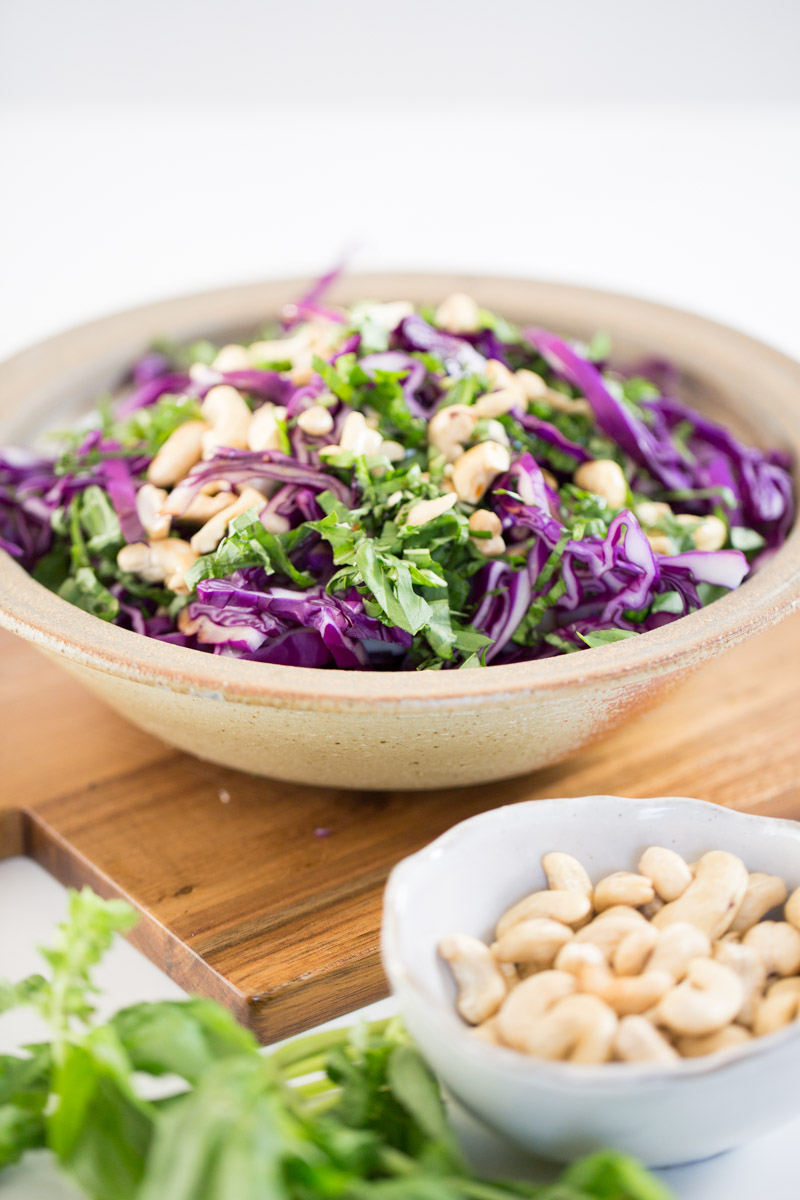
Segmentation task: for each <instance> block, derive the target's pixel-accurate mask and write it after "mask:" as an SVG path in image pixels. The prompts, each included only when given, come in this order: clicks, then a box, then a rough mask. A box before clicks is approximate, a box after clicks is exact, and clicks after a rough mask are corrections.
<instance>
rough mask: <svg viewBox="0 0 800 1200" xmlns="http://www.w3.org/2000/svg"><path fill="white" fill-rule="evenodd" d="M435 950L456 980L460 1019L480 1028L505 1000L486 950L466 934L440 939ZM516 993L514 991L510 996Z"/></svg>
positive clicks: (497, 971)
mask: <svg viewBox="0 0 800 1200" xmlns="http://www.w3.org/2000/svg"><path fill="white" fill-rule="evenodd" d="M438 949H439V954H440V955H441V956H442V958H443V959H444V960H445V962H446V963H447V964H448V965H449V967H450V970H451V971H452V973H453V978H454V979H455V981H456V985H457V987H458V1000H457V1001H456V1005H457V1008H458V1011H459V1012H460V1013H461V1016H462V1017H463V1018H464V1020H465V1021H468V1022H469V1023H470V1025H480V1024H482V1023H483V1022H484V1021H486V1020H487V1019H488V1018H489V1017H493V1016H494V1014H495V1013H496V1012H497V1010H498V1009H499V1008H500V1005H501V1004H502V1003H503V1001H504V1000H505V998H506V993H507V987H506V981H505V979H504V978H503V975H502V972H501V971H500V969H499V967H498V965H497V963H496V962H495V959H494V956H493V955H492V952H491V951H490V949H489V947H488V946H485V945H484V943H483V942H481V941H479V940H478V938H474V937H470V936H469V934H466V933H454V934H450V936H449V937H444V938H442V940H441V941H440V942H439V946H438ZM520 986H521V985H520ZM518 991H519V988H515V990H514V992H512V995H514V994H516V992H518Z"/></svg>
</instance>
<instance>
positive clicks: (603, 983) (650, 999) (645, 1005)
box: [578, 963, 675, 1017]
mask: <svg viewBox="0 0 800 1200" xmlns="http://www.w3.org/2000/svg"><path fill="white" fill-rule="evenodd" d="M578 981H579V982H580V985H581V988H582V989H583V991H585V992H591V993H592V994H593V995H595V996H599V997H600V999H601V1000H603V1001H604V1003H606V1004H608V1005H609V1007H610V1008H613V1009H614V1012H615V1013H616V1014H617V1015H618V1016H620V1017H627V1016H630V1015H632V1014H634V1013H643V1012H647V1011H648V1009H651V1008H652V1007H653V1005H654V1004H658V1002H659V1000H661V998H662V996H665V995H666V994H667V992H668V991H669V989H670V988H671V987H673V986H674V982H675V981H674V980H673V978H672V976H671V975H668V974H667V972H666V971H645V972H644V973H643V974H641V975H620V976H617V975H614V974H613V973H612V972H611V971H610V970H609V969H608V966H607V965H606V964H605V963H604V964H603V965H602V966H595V965H591V964H586V965H585V966H584V967H583V968H581V969H580V971H579V973H578Z"/></svg>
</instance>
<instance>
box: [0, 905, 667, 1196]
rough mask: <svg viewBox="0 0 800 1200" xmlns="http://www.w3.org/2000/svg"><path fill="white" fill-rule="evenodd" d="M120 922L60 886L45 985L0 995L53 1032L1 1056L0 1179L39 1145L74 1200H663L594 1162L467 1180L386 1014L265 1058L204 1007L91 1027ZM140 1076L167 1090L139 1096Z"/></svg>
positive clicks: (124, 1014)
mask: <svg viewBox="0 0 800 1200" xmlns="http://www.w3.org/2000/svg"><path fill="white" fill-rule="evenodd" d="M134 922H135V914H134V913H133V910H132V909H130V908H129V907H128V906H127V905H126V904H123V903H121V902H119V901H114V900H111V901H107V900H101V899H100V898H99V897H98V896H96V895H94V893H92V892H90V891H89V890H88V889H85V890H84V891H83V892H80V893H76V892H70V893H69V918H68V920H67V921H66V923H65V924H64V925H62V926H60V927H59V931H58V935H57V939H56V943H55V945H54V947H53V948H52V949H49V950H45V951H43V952H42V953H43V955H44V958H45V960H46V963H47V966H48V968H49V978H45V977H44V976H40V975H35V976H31V977H29V978H28V979H26V980H23V981H22V982H20V983H18V984H14V985H12V984H6V985H0V1011H2V1010H7V1009H9V1008H11V1007H13V1006H15V1005H32V1006H33V1007H35V1008H36V1009H37V1011H38V1012H39V1013H41V1015H42V1016H43V1017H44V1018H45V1020H47V1022H48V1023H49V1025H50V1028H51V1031H52V1033H51V1041H50V1042H48V1043H45V1044H42V1045H39V1046H34V1047H28V1048H27V1050H26V1051H25V1052H24V1053H23V1054H20V1055H6V1056H3V1057H0V1168H2V1167H4V1166H8V1165H10V1164H11V1163H15V1162H18V1161H19V1160H20V1158H22V1157H23V1156H24V1155H25V1154H26V1153H27V1151H29V1150H32V1149H39V1148H42V1147H45V1146H46V1147H48V1148H49V1151H50V1152H51V1154H52V1155H53V1156H54V1158H55V1159H56V1160H57V1161H58V1163H59V1164H60V1166H61V1168H62V1170H64V1171H65V1173H66V1174H67V1175H68V1176H69V1178H70V1179H71V1180H72V1182H73V1183H74V1184H75V1185H76V1186H77V1187H78V1188H79V1189H80V1190H81V1191H82V1192H83V1193H84V1194H85V1195H87V1196H88V1197H90V1198H91V1200H165V1198H167V1197H168V1198H169V1200H229V1198H235V1200H335V1198H337V1197H338V1198H340V1200H381V1198H383V1197H385V1198H386V1200H390V1198H392V1197H394V1198H395V1200H511V1198H512V1197H515V1196H516V1197H519V1196H529V1197H535V1198H538V1200H592V1198H594V1200H670V1196H669V1193H668V1192H667V1191H666V1190H665V1189H664V1188H663V1187H662V1186H661V1185H660V1184H659V1183H658V1182H657V1180H655V1179H654V1178H653V1176H651V1175H650V1174H649V1173H648V1172H647V1171H645V1170H644V1169H643V1168H642V1167H640V1166H639V1165H638V1164H637V1163H635V1162H634V1161H633V1160H631V1159H629V1158H627V1157H626V1156H625V1155H621V1154H616V1153H614V1152H611V1151H606V1152H603V1153H601V1154H594V1155H591V1156H590V1157H589V1158H586V1159H583V1160H581V1161H579V1162H577V1163H575V1164H574V1165H573V1166H571V1167H569V1168H568V1169H567V1170H566V1171H565V1172H564V1174H563V1176H562V1178H561V1180H560V1181H559V1182H558V1183H556V1184H552V1185H544V1186H542V1185H537V1184H532V1183H524V1182H493V1181H490V1180H483V1179H480V1178H478V1177H477V1176H476V1175H475V1173H474V1172H473V1171H472V1169H471V1168H470V1167H469V1165H468V1164H467V1162H466V1160H465V1159H464V1157H463V1155H462V1152H461V1149H460V1147H459V1145H458V1143H457V1141H456V1139H455V1137H454V1135H453V1132H452V1130H451V1127H450V1125H449V1122H448V1119H447V1112H446V1109H445V1106H444V1103H443V1100H442V1095H441V1091H440V1089H439V1085H438V1083H437V1081H436V1079H435V1077H434V1076H433V1074H432V1073H431V1071H430V1069H429V1068H428V1066H427V1065H426V1064H425V1062H424V1060H423V1059H422V1057H421V1056H420V1054H419V1052H418V1050H417V1049H416V1047H415V1046H414V1045H413V1044H412V1042H411V1041H410V1039H409V1038H408V1035H407V1034H406V1033H405V1031H404V1030H403V1028H402V1026H401V1025H400V1024H399V1022H397V1021H394V1020H390V1021H378V1022H374V1023H373V1024H372V1025H368V1026H364V1027H361V1028H358V1029H356V1030H347V1029H335V1030H329V1031H325V1032H322V1033H317V1034H311V1035H310V1036H308V1037H305V1038H300V1039H296V1040H295V1041H293V1042H289V1043H287V1044H285V1045H284V1046H282V1047H280V1049H278V1050H276V1051H275V1052H273V1053H272V1054H271V1055H269V1056H268V1057H265V1056H263V1055H261V1054H260V1053H259V1051H258V1047H257V1045H256V1043H255V1042H254V1040H253V1038H252V1037H251V1035H250V1034H249V1033H247V1032H245V1030H243V1029H241V1028H240V1027H239V1026H238V1025H237V1024H236V1022H235V1021H234V1020H233V1018H232V1016H231V1015H230V1014H229V1013H228V1012H226V1011H225V1010H224V1009H222V1008H220V1007H219V1006H218V1005H217V1004H215V1003H214V1002H213V1001H210V1000H201V999H198V998H194V999H187V1000H185V1001H178V1002H175V1001H168V1002H165V1003H156V1004H136V1005H133V1006H131V1007H129V1008H125V1009H122V1010H121V1011H120V1012H118V1013H117V1014H116V1015H115V1016H114V1017H112V1018H111V1020H110V1021H108V1022H107V1023H105V1024H95V1023H93V1019H92V1018H93V1008H94V1006H93V997H94V994H95V989H94V986H93V983H92V973H93V970H94V968H95V967H96V966H97V964H98V962H99V961H100V959H101V958H102V956H103V954H104V953H105V952H106V951H107V950H108V948H109V946H110V943H111V940H112V938H113V936H114V933H115V931H120V932H124V931H126V930H128V929H130V928H131V927H132V925H133V924H134ZM147 1077H151V1078H159V1077H165V1078H166V1080H167V1081H168V1080H170V1079H175V1080H177V1082H175V1083H173V1085H172V1087H171V1089H170V1090H169V1091H168V1094H166V1095H164V1096H163V1098H162V1099H159V1100H149V1099H147V1098H146V1097H145V1096H144V1095H143V1094H142V1093H141V1091H140V1087H141V1081H142V1079H145V1078H147ZM162 1090H163V1089H162Z"/></svg>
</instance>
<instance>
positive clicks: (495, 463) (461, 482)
mask: <svg viewBox="0 0 800 1200" xmlns="http://www.w3.org/2000/svg"><path fill="white" fill-rule="evenodd" d="M510 464H511V456H510V454H509V452H508V450H507V449H506V447H505V446H501V445H500V443H499V442H493V441H488V442H481V443H480V444H479V445H477V446H473V447H472V449H471V450H467V451H466V452H465V453H464V454H462V455H461V456H460V458H457V459H456V461H455V463H454V464H453V486H454V487H455V489H456V493H457V495H458V498H459V500H464V501H465V502H466V503H468V504H477V503H478V501H479V500H480V498H481V496H483V494H484V493H485V491H486V490H487V488H488V487H489V486H490V485H491V484H492V483H493V482H494V480H495V479H496V478H497V476H498V475H502V473H503V472H504V471H507V470H508V468H509V466H510Z"/></svg>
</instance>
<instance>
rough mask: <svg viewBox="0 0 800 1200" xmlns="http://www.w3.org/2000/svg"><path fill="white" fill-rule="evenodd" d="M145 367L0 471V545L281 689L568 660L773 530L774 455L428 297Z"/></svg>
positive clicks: (131, 625)
mask: <svg viewBox="0 0 800 1200" xmlns="http://www.w3.org/2000/svg"><path fill="white" fill-rule="evenodd" d="M331 282H332V277H331V276H328V277H326V278H324V279H323V280H321V281H320V283H319V284H317V285H316V286H315V287H314V288H313V289H312V290H311V291H310V292H309V293H307V294H306V295H305V296H304V297H303V298H301V299H300V300H298V301H297V302H296V303H294V304H291V305H287V306H286V307H285V309H284V311H283V313H282V319H281V320H280V321H277V322H275V323H273V324H272V325H271V326H268V327H266V328H263V329H261V330H259V331H258V332H257V333H256V334H255V335H254V336H253V337H252V338H250V339H248V340H243V341H239V342H229V343H227V344H224V345H214V344H212V343H210V342H208V341H199V342H192V343H191V344H189V345H174V344H170V345H160V346H156V347H154V348H153V349H152V350H151V351H150V352H148V353H147V354H145V355H144V356H143V357H141V358H140V359H139V360H138V361H137V362H135V363H134V364H133V366H132V368H131V372H130V377H129V381H128V384H127V386H126V387H125V389H124V390H123V391H122V393H121V394H120V395H115V396H114V397H113V398H106V399H103V400H101V401H100V402H99V403H98V405H97V408H96V410H95V411H94V412H93V413H92V415H91V417H90V418H88V420H86V421H84V422H82V423H81V425H80V427H78V428H73V429H72V430H70V431H68V432H66V433H63V434H61V435H59V439H58V441H53V440H52V439H50V440H48V441H47V442H46V443H42V444H43V445H45V446H46V449H45V450H40V449H37V450H31V449H27V448H19V447H7V448H5V449H2V450H0V547H2V548H3V549H4V550H5V551H7V552H8V553H9V554H10V555H11V556H12V557H14V558H15V559H16V560H17V561H18V562H19V563H20V564H21V565H23V566H24V567H25V568H26V569H27V570H28V571H29V572H30V573H31V574H32V575H33V577H34V578H35V579H36V580H38V581H39V582H40V583H42V584H44V585H45V586H46V587H48V588H49V589H51V590H52V591H54V592H56V593H58V595H60V596H61V597H63V598H65V599H66V600H68V601H70V602H72V603H73V604H75V605H77V606H79V607H80V608H83V609H85V610H86V611H88V612H90V613H93V614H94V615H95V616H97V617H98V618H101V619H102V620H105V621H107V622H112V623H114V624H116V625H118V626H121V627H123V628H126V629H129V630H133V631H134V632H136V633H139V634H142V635H144V636H147V637H150V638H155V639H159V640H161V641H164V642H169V643H174V644H177V645H180V646H187V647H191V648H193V649H195V650H200V651H205V652H208V653H212V654H215V655H223V656H226V657H235V658H243V659H251V660H254V661H257V662H266V663H273V664H278V665H284V666H286V665H288V666H299V667H317V668H319V667H325V668H339V669H345V670H381V671H414V670H438V669H451V668H473V667H474V668H480V667H485V666H489V665H504V664H513V663H516V662H524V661H528V660H532V659H542V658H551V657H554V656H559V655H564V654H571V653H574V652H578V653H585V651H586V650H588V649H590V648H592V647H596V646H599V645H602V644H604V643H608V642H614V641H621V640H625V639H629V638H635V637H638V636H639V635H641V634H644V633H647V632H648V631H650V630H653V629H656V628H658V627H660V626H663V625H667V624H669V623H671V622H674V621H676V620H679V619H680V618H681V617H683V616H684V615H686V614H689V613H691V612H693V611H695V610H698V609H700V608H702V607H704V606H706V605H708V604H710V603H712V602H713V601H714V600H716V599H717V598H718V597H720V596H721V595H724V594H726V593H727V592H729V591H731V590H733V589H736V588H738V587H739V586H740V585H741V584H742V582H743V581H744V580H745V579H746V578H747V576H748V575H749V574H750V573H751V572H753V571H756V570H758V568H759V566H760V565H761V564H762V563H763V562H765V561H766V559H767V558H768V557H769V556H771V555H772V554H773V553H774V552H775V550H776V549H777V548H779V547H780V546H781V544H782V542H783V541H784V539H785V537H786V535H787V533H788V530H789V528H790V526H791V523H792V520H793V516H794V497H793V485H792V480H791V476H790V473H789V468H790V463H789V459H788V456H787V455H786V454H785V453H783V452H782V451H779V450H766V451H764V450H760V449H755V448H753V447H751V446H748V445H745V444H743V443H742V442H741V441H740V440H738V438H737V437H735V436H734V434H733V433H732V432H730V431H729V430H727V429H726V428H724V427H722V426H720V425H718V424H716V423H715V422H713V421H711V420H709V419H708V418H706V417H704V416H702V415H701V414H700V413H698V412H696V411H694V410H693V409H692V408H691V407H689V406H688V405H687V404H686V403H685V402H684V401H683V400H682V399H681V398H680V395H681V387H680V380H679V378H678V376H677V372H676V371H675V369H674V368H673V367H672V366H671V365H670V364H669V363H668V362H665V361H663V360H658V359H655V358H653V359H649V360H646V361H640V362H638V363H636V362H633V363H631V362H624V363H623V362H617V360H616V359H615V358H614V357H613V347H612V346H611V345H610V344H609V342H608V339H607V338H605V337H604V336H602V334H598V335H597V336H595V337H594V338H592V339H591V340H590V341H589V342H587V343H580V342H576V341H574V340H570V339H569V338H568V337H567V336H564V334H563V333H562V332H561V331H560V330H559V331H551V330H549V329H543V328H539V327H529V326H526V325H517V324H513V323H511V322H510V321H509V320H507V319H505V318H504V316H503V315H502V314H500V313H497V312H490V311H487V310H485V309H483V308H481V307H479V305H478V304H477V303H476V302H475V301H474V300H473V299H472V298H471V297H470V296H469V295H467V294H465V293H454V294H452V295H450V296H447V297H444V298H442V300H441V302H440V303H439V304H438V306H435V307H433V306H430V307H429V306H415V305H414V304H412V303H411V302H410V301H406V300H404V299H402V298H400V299H397V300H391V301H388V302H386V301H384V302H373V301H369V300H364V301H358V302H355V303H351V304H350V305H348V306H346V307H339V306H334V305H331V304H329V303H327V302H326V288H327V287H328V285H329V284H330V283H331Z"/></svg>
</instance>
